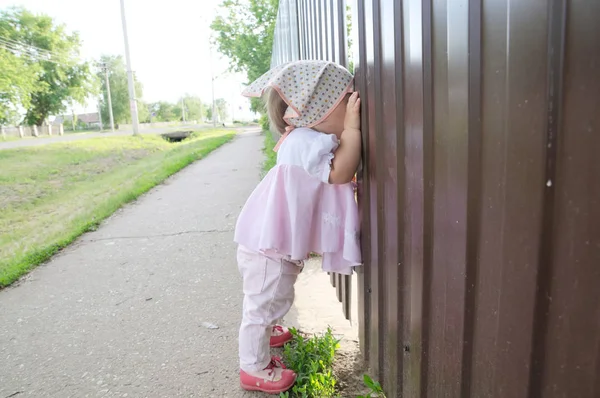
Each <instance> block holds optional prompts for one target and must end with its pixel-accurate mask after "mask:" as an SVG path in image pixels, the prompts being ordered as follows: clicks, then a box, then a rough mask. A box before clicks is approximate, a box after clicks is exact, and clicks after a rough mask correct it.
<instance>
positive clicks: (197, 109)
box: [175, 95, 205, 120]
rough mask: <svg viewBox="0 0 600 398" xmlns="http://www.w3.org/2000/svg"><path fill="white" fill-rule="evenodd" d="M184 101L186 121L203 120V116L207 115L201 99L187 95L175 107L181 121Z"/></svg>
mask: <svg viewBox="0 0 600 398" xmlns="http://www.w3.org/2000/svg"><path fill="white" fill-rule="evenodd" d="M182 100H183V103H184V106H185V119H186V120H202V116H203V115H205V111H204V105H203V104H202V100H201V99H200V98H199V97H195V96H191V95H185V96H184V97H183V98H180V99H179V101H177V106H176V107H175V113H176V114H177V115H178V117H179V119H181V117H182V115H181V102H182Z"/></svg>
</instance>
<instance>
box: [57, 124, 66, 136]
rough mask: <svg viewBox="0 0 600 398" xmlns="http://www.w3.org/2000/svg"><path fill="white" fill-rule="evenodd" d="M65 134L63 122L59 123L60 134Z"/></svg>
mask: <svg viewBox="0 0 600 398" xmlns="http://www.w3.org/2000/svg"><path fill="white" fill-rule="evenodd" d="M63 134H65V128H64V126H63V124H62V123H61V124H59V125H58V135H63Z"/></svg>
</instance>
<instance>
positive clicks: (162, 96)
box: [0, 0, 253, 118]
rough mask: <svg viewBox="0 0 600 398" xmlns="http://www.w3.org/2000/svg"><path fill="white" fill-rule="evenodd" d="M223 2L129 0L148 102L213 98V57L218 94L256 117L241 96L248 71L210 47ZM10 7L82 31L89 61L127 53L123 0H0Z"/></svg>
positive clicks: (136, 63)
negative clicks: (234, 67) (232, 68)
mask: <svg viewBox="0 0 600 398" xmlns="http://www.w3.org/2000/svg"><path fill="white" fill-rule="evenodd" d="M220 3H221V0H168V1H150V0H125V13H126V19H127V33H128V36H129V48H130V55H131V64H132V69H133V70H134V71H135V73H136V76H137V78H138V80H140V81H141V83H142V84H143V86H144V92H143V100H144V101H146V102H155V101H170V102H175V101H177V99H178V98H180V97H181V96H182V95H183V94H186V93H188V94H191V95H197V96H199V97H200V98H202V99H203V101H204V102H206V103H210V101H211V98H212V94H211V62H210V60H211V59H212V60H213V70H214V75H215V76H217V78H216V80H215V98H225V100H226V101H227V102H228V104H230V112H231V108H232V105H233V110H234V112H235V113H238V115H239V116H240V118H241V116H242V115H243V116H245V117H246V118H251V117H253V115H252V114H251V113H250V111H249V106H250V104H249V101H248V100H247V99H245V98H243V97H242V96H241V95H240V92H241V90H242V89H243V85H242V84H243V83H245V76H244V75H243V74H231V73H228V72H227V69H228V66H229V64H230V62H229V60H227V59H224V58H223V57H222V56H221V55H220V54H219V53H218V52H217V51H216V49H212V51H211V49H210V46H209V38H210V34H211V32H212V31H211V30H210V22H211V21H212V20H213V18H214V16H215V15H216V12H217V8H218V5H219V4H220ZM10 6H22V7H25V8H26V9H28V10H29V11H32V12H34V13H42V14H47V15H49V16H51V17H53V18H54V19H55V21H57V22H60V23H64V24H65V25H66V26H67V29H68V30H69V31H77V32H79V35H80V37H81V40H82V49H81V55H82V56H83V57H84V58H85V59H87V60H92V59H98V58H99V57H100V56H101V55H103V54H109V55H118V54H121V55H123V56H124V55H125V45H124V40H123V27H122V22H121V6H120V1H119V0H0V8H7V7H10ZM211 55H212V58H211ZM240 106H241V107H242V111H240V110H239V107H240ZM95 109H96V103H94V102H93V101H90V102H89V103H88V104H87V106H86V107H80V109H76V112H78V111H94V110H95ZM238 115H236V118H238Z"/></svg>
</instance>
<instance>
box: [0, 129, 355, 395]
mask: <svg viewBox="0 0 600 398" xmlns="http://www.w3.org/2000/svg"><path fill="white" fill-rule="evenodd" d="M263 159H264V157H263V154H262V136H260V134H259V133H256V132H254V133H252V132H250V133H243V134H240V135H239V136H238V138H236V139H235V140H234V141H233V142H232V143H230V144H227V145H225V146H223V147H222V148H221V149H218V150H217V151H215V152H214V153H212V154H211V155H209V156H208V157H207V158H206V159H204V160H202V161H199V162H197V163H195V164H193V165H192V166H190V167H188V168H186V169H184V170H183V171H182V172H180V173H179V174H177V175H176V176H174V177H172V178H171V179H169V180H168V181H166V183H165V184H163V185H161V186H159V187H157V188H156V189H154V190H152V191H151V192H149V193H148V194H147V195H145V196H143V197H142V198H140V199H139V200H138V201H137V202H136V203H134V204H132V205H130V206H127V207H125V208H124V209H122V210H120V211H119V212H117V213H116V214H115V215H114V216H113V217H111V218H110V219H109V220H107V221H106V222H105V223H103V225H102V226H101V227H100V228H99V229H98V230H97V231H96V232H93V233H89V234H86V235H84V236H83V237H82V238H81V239H80V240H79V241H78V242H76V243H75V244H74V245H72V246H71V247H70V248H69V249H67V250H65V251H64V252H63V253H62V254H60V255H59V256H57V257H56V258H54V259H53V260H52V261H51V262H50V263H48V264H46V265H43V266H40V267H38V268H37V269H36V270H35V271H33V272H32V273H31V274H30V275H29V276H28V277H27V278H26V279H24V280H23V281H22V282H21V283H20V284H18V285H17V286H14V287H11V288H8V289H5V290H3V291H0V398H7V397H17V398H20V397H53V398H63V397H75V398H80V397H136V398H137V397H151V398H154V397H157V398H159V397H160V398H162V397H165V398H170V397H219V398H221V397H235V398H237V397H242V398H250V397H256V398H258V397H262V396H263V395H261V394H256V393H245V392H242V390H240V388H239V384H238V360H237V333H238V325H239V321H240V316H241V298H242V292H241V279H240V277H239V273H238V271H237V266H236V263H235V246H234V244H233V243H232V237H233V228H234V225H235V220H236V217H237V215H238V213H239V211H240V209H241V207H242V205H243V203H244V202H245V200H246V198H247V197H248V195H249V194H250V192H251V191H252V190H253V189H254V187H255V186H256V184H257V182H258V179H259V174H260V166H261V164H262V161H263ZM296 296H297V299H296V303H295V305H294V307H293V308H292V310H291V311H290V314H288V316H286V321H287V323H288V324H289V325H291V326H296V327H298V326H301V327H302V330H304V331H308V332H322V331H324V330H325V329H326V328H327V326H328V325H331V326H332V327H334V329H335V331H336V333H338V334H341V335H344V336H345V337H347V338H349V341H350V342H351V343H352V340H356V339H357V330H356V324H354V327H351V326H350V325H349V324H348V322H346V321H345V320H344V319H343V316H342V311H341V305H340V303H339V302H337V299H336V298H335V290H334V289H333V288H332V287H331V286H330V285H329V278H328V276H327V275H326V274H324V273H323V272H321V271H320V264H319V263H318V262H317V261H312V262H311V263H309V264H307V266H306V268H305V271H304V272H303V273H302V274H301V275H300V278H299V281H298V283H297V285H296ZM354 308H356V306H354ZM354 317H355V318H354V319H356V314H355V315H354ZM212 325H216V326H218V329H214V328H211V327H212ZM353 344H354V346H353V347H355V346H356V343H353ZM354 350H355V351H356V348H354ZM351 356H356V352H352V353H351ZM340 365H341V366H342V368H344V367H347V366H349V365H344V363H343V361H342V363H341V364H340ZM353 396H356V394H354V395H353Z"/></svg>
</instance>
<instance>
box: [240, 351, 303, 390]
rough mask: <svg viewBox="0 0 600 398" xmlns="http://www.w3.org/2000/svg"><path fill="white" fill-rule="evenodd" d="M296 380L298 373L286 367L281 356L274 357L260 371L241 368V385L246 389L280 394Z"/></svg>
mask: <svg viewBox="0 0 600 398" xmlns="http://www.w3.org/2000/svg"><path fill="white" fill-rule="evenodd" d="M295 382H296V373H294V371H292V370H289V369H286V367H285V365H284V364H283V362H281V358H279V357H272V358H271V362H270V363H269V365H267V367H266V368H264V369H263V370H261V371H258V372H252V373H247V372H244V371H243V370H240V386H241V387H242V388H243V389H244V390H246V391H260V392H265V393H267V394H280V393H282V392H286V391H287V390H289V389H290V388H292V386H293V385H294V383H295Z"/></svg>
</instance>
